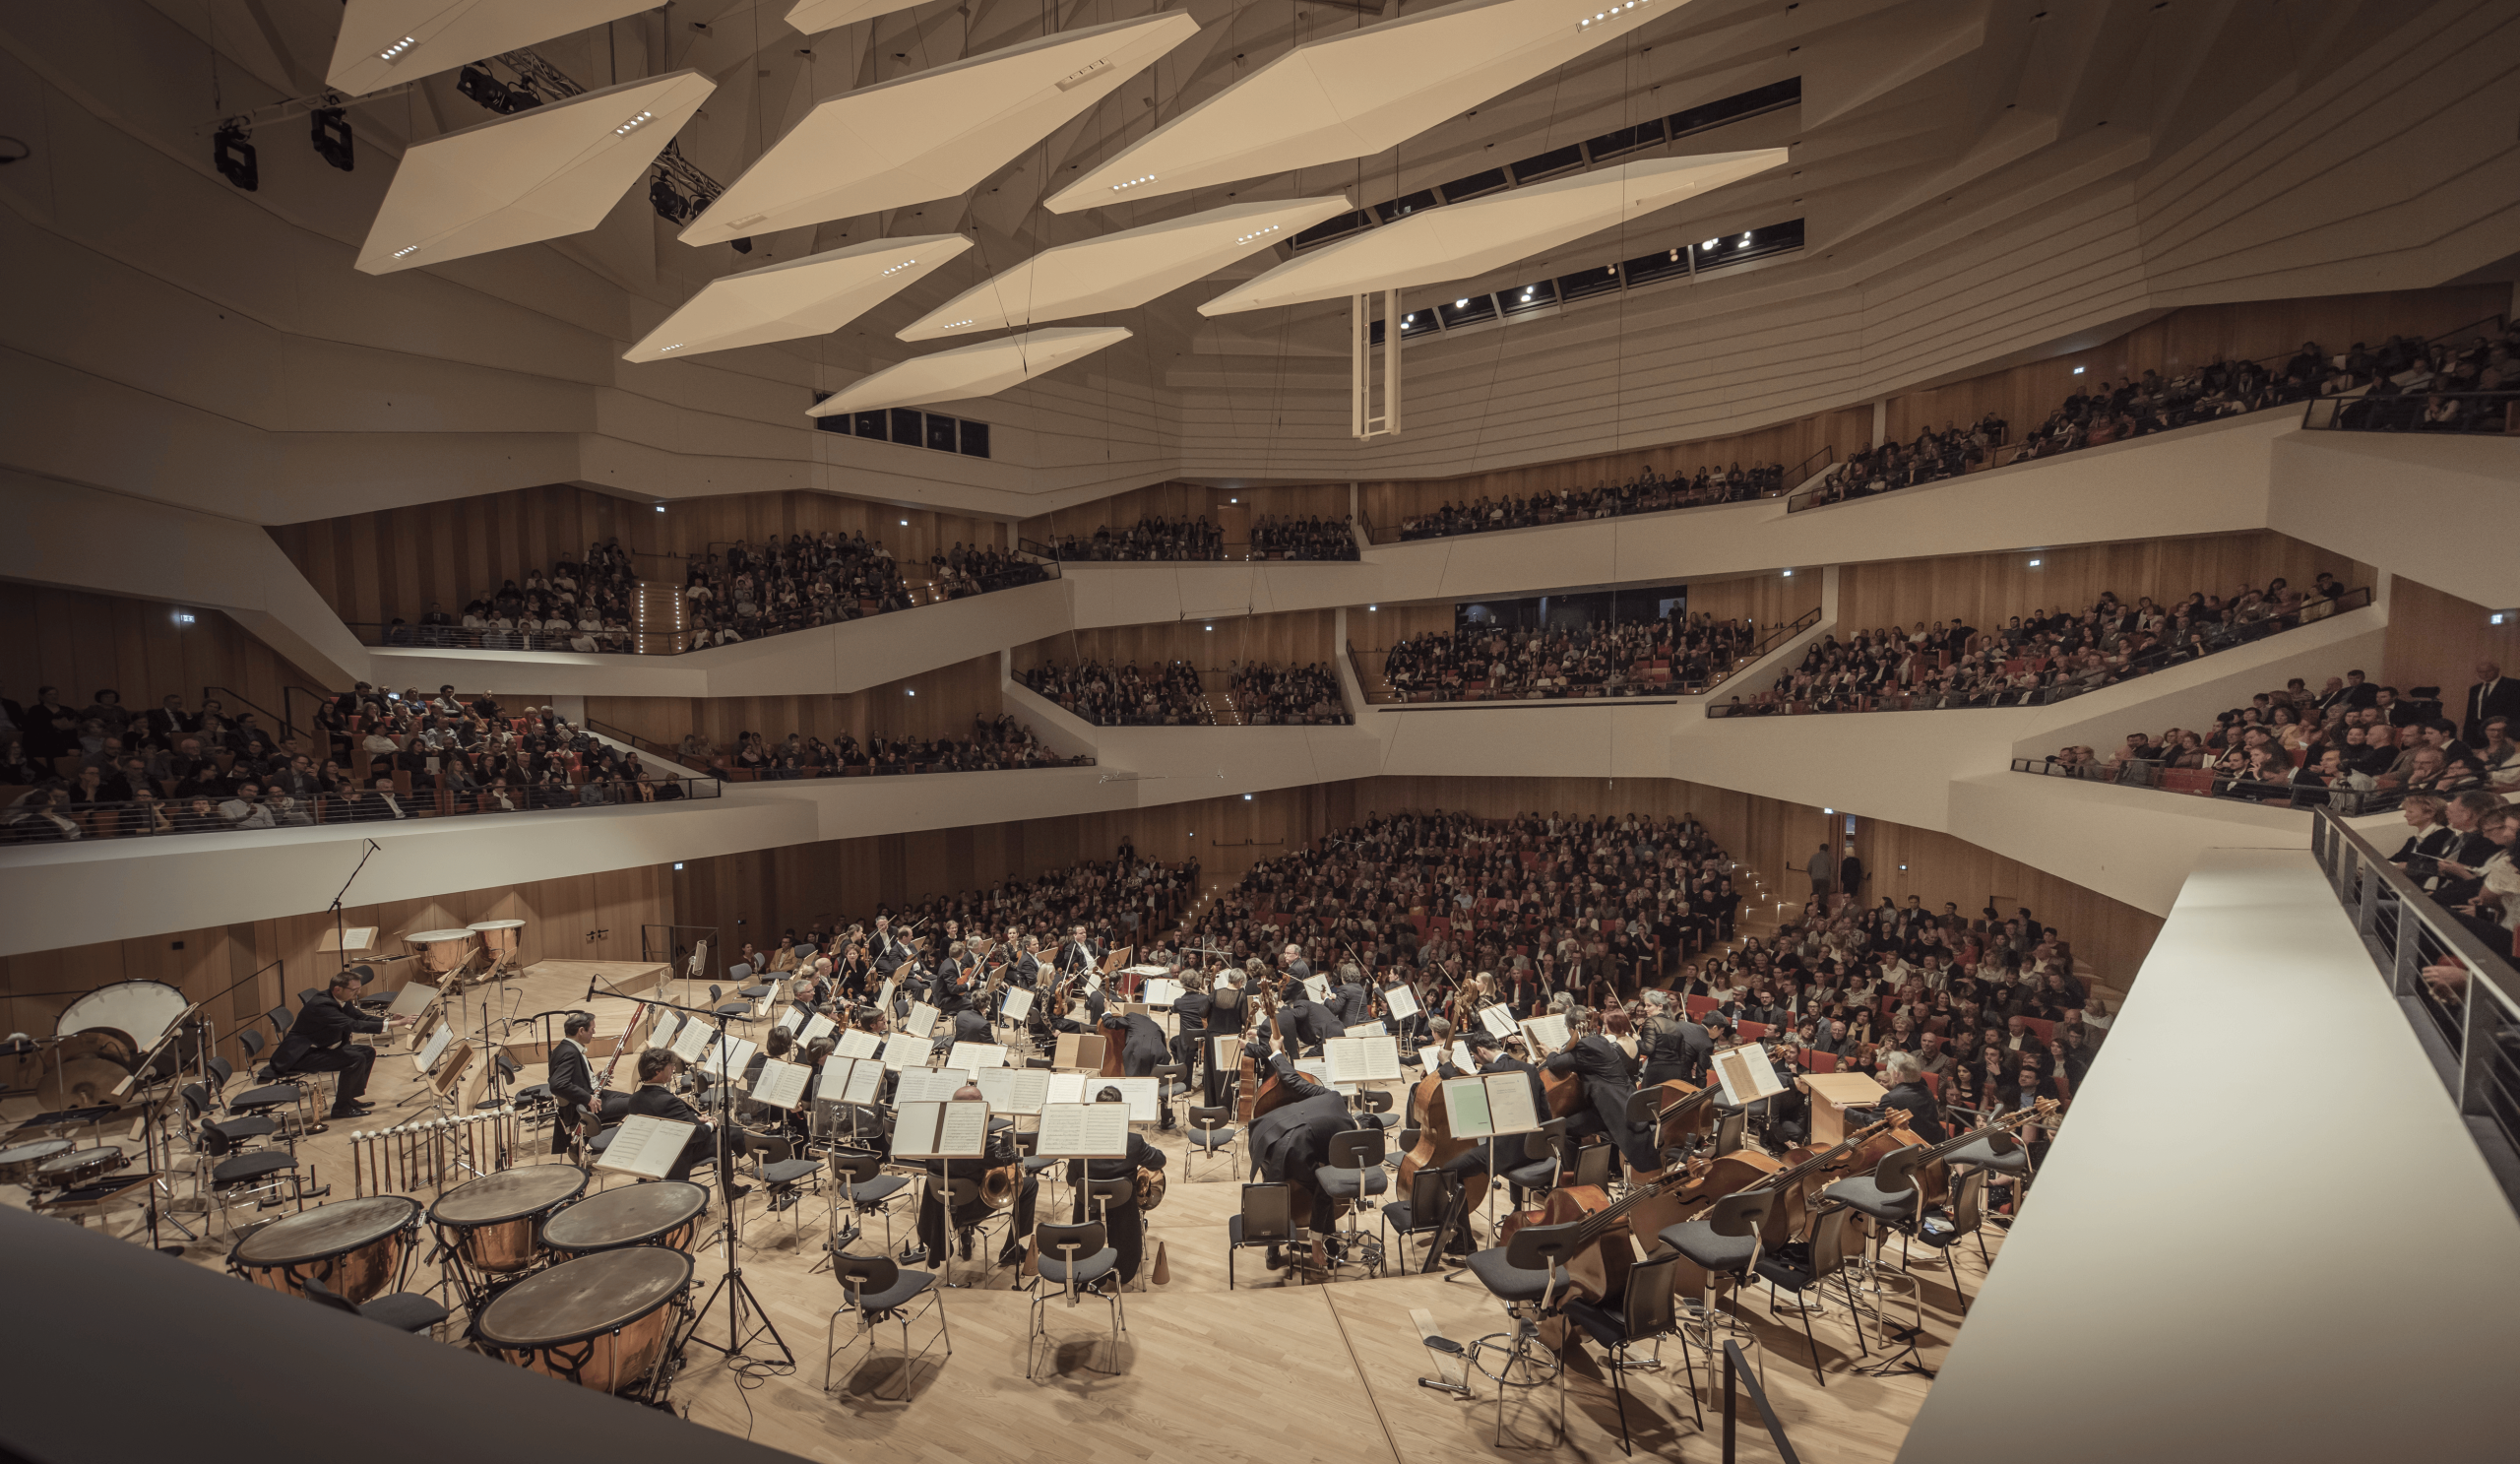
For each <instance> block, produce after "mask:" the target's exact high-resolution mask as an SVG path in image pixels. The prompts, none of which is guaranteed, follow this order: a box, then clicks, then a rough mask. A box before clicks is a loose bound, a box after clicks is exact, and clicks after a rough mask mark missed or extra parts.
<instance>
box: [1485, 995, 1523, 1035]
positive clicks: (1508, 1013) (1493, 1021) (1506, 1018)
mask: <svg viewBox="0 0 2520 1464" xmlns="http://www.w3.org/2000/svg"><path fill="white" fill-rule="evenodd" d="M1479 1025H1480V1026H1481V1027H1484V1028H1486V1029H1487V1030H1488V1032H1489V1033H1490V1034H1491V1035H1493V1036H1495V1037H1497V1038H1499V1039H1503V1038H1508V1037H1511V1036H1513V1035H1514V1034H1515V1033H1517V1032H1520V1031H1521V1030H1522V1029H1521V1028H1520V1027H1518V1026H1516V1025H1515V1023H1514V1009H1513V1008H1512V1007H1510V1006H1507V1005H1506V1004H1505V1003H1503V1002H1502V1001H1499V1002H1495V1003H1493V1004H1491V1005H1487V1006H1482V1007H1481V1008H1480V1009H1479Z"/></svg>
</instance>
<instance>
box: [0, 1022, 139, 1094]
mask: <svg viewBox="0 0 2520 1464" xmlns="http://www.w3.org/2000/svg"><path fill="white" fill-rule="evenodd" d="M120 1048H121V1044H120V1042H119V1041H118V1040H116V1039H115V1038H114V1037H113V1035H112V1034H110V1033H101V1032H82V1033H79V1034H77V1035H75V1036H73V1037H72V1038H70V1039H69V1040H68V1041H66V1042H64V1043H62V1044H60V1045H59V1050H58V1051H57V1052H56V1051H55V1050H52V1049H46V1050H43V1051H41V1052H33V1053H28V1054H26V1055H24V1056H20V1057H13V1058H11V1059H9V1064H8V1073H9V1079H8V1081H9V1086H10V1088H12V1089H14V1090H16V1091H18V1092H22V1093H23V1092H32V1093H33V1094H34V1096H35V1101H36V1102H38V1103H40V1104H42V1105H43V1106H44V1108H45V1109H46V1110H50V1111H59V1110H62V1109H79V1108H92V1107H103V1108H120V1107H122V1106H123V1104H124V1102H125V1100H124V1099H122V1098H117V1097H115V1096H114V1090H115V1089H116V1088H119V1087H121V1086H122V1082H123V1080H124V1079H125V1078H127V1077H130V1076H131V1069H130V1067H128V1066H126V1065H125V1063H124V1062H123V1061H119V1060H116V1057H115V1056H114V1055H113V1054H114V1053H115V1052H117V1051H118V1050H120ZM129 1060H133V1061H136V1060H137V1056H136V1054H135V1056H134V1057H133V1058H131V1059H129ZM132 1091H133V1092H134V1093H137V1092H138V1091H139V1089H138V1088H134V1089H133V1090H132Z"/></svg>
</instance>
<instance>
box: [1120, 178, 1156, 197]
mask: <svg viewBox="0 0 2520 1464" xmlns="http://www.w3.org/2000/svg"><path fill="white" fill-rule="evenodd" d="M1154 181H1155V174H1153V173H1148V174H1147V175H1146V176H1145V177H1143V178H1131V179H1129V180H1128V181H1127V182H1125V183H1114V184H1112V185H1111V191H1112V192H1113V193H1117V192H1119V191H1120V190H1121V189H1123V188H1135V187H1136V186H1138V185H1139V184H1140V183H1152V182H1154Z"/></svg>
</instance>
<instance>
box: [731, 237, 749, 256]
mask: <svg viewBox="0 0 2520 1464" xmlns="http://www.w3.org/2000/svg"><path fill="white" fill-rule="evenodd" d="M734 245H735V252H736V253H737V254H750V253H751V252H752V235H750V234H746V235H744V236H743V237H742V238H740V239H737V240H735V241H734Z"/></svg>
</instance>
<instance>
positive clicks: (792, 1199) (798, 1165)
mask: <svg viewBox="0 0 2520 1464" xmlns="http://www.w3.org/2000/svg"><path fill="white" fill-rule="evenodd" d="M750 1147H751V1149H752V1174H753V1178H756V1179H759V1180H760V1181H761V1183H762V1187H763V1188H764V1189H767V1190H768V1191H769V1192H770V1213H771V1214H773V1215H776V1214H778V1213H779V1212H780V1211H782V1210H795V1211H797V1212H799V1214H798V1215H791V1216H789V1217H788V1224H789V1225H790V1226H794V1225H797V1224H800V1223H801V1221H800V1218H799V1217H800V1216H801V1213H802V1211H803V1209H804V1204H803V1200H804V1188H803V1186H805V1185H807V1184H812V1185H813V1186H814V1191H815V1192H816V1193H817V1194H819V1193H821V1192H822V1173H823V1167H822V1166H821V1165H819V1164H817V1163H815V1162H814V1161H813V1160H810V1159H800V1158H798V1157H797V1155H796V1144H795V1141H794V1140H792V1139H790V1138H789V1137H788V1135H786V1134H784V1133H756V1134H753V1135H752V1136H751V1146H750Z"/></svg>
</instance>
